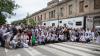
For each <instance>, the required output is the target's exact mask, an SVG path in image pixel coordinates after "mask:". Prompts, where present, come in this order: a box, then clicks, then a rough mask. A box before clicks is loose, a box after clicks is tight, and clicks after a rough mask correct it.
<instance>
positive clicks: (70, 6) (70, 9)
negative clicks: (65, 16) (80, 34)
mask: <svg viewBox="0 0 100 56" xmlns="http://www.w3.org/2000/svg"><path fill="white" fill-rule="evenodd" d="M71 14H72V5H69V15H71Z"/></svg>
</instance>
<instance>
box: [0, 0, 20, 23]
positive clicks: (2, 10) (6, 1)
mask: <svg viewBox="0 0 100 56" xmlns="http://www.w3.org/2000/svg"><path fill="white" fill-rule="evenodd" d="M16 8H18V5H16V4H15V2H14V1H13V0H0V24H4V23H5V22H6V20H5V19H6V18H7V17H8V15H13V14H14V13H13V10H14V9H16Z"/></svg>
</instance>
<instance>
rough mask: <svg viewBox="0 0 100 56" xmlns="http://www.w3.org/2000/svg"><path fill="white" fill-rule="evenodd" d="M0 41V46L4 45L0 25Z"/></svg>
mask: <svg viewBox="0 0 100 56" xmlns="http://www.w3.org/2000/svg"><path fill="white" fill-rule="evenodd" d="M0 42H1V47H4V46H5V41H4V39H3V31H2V26H0Z"/></svg>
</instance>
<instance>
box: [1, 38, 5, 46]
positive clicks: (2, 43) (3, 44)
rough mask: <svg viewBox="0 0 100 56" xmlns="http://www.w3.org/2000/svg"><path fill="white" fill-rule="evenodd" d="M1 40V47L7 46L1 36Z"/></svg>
mask: <svg viewBox="0 0 100 56" xmlns="http://www.w3.org/2000/svg"><path fill="white" fill-rule="evenodd" d="M0 42H1V47H4V46H5V40H4V39H3V38H2V37H0Z"/></svg>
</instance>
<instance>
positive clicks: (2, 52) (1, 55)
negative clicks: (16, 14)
mask: <svg viewBox="0 0 100 56" xmlns="http://www.w3.org/2000/svg"><path fill="white" fill-rule="evenodd" d="M0 56H6V53H5V49H4V48H2V47H0Z"/></svg>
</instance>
